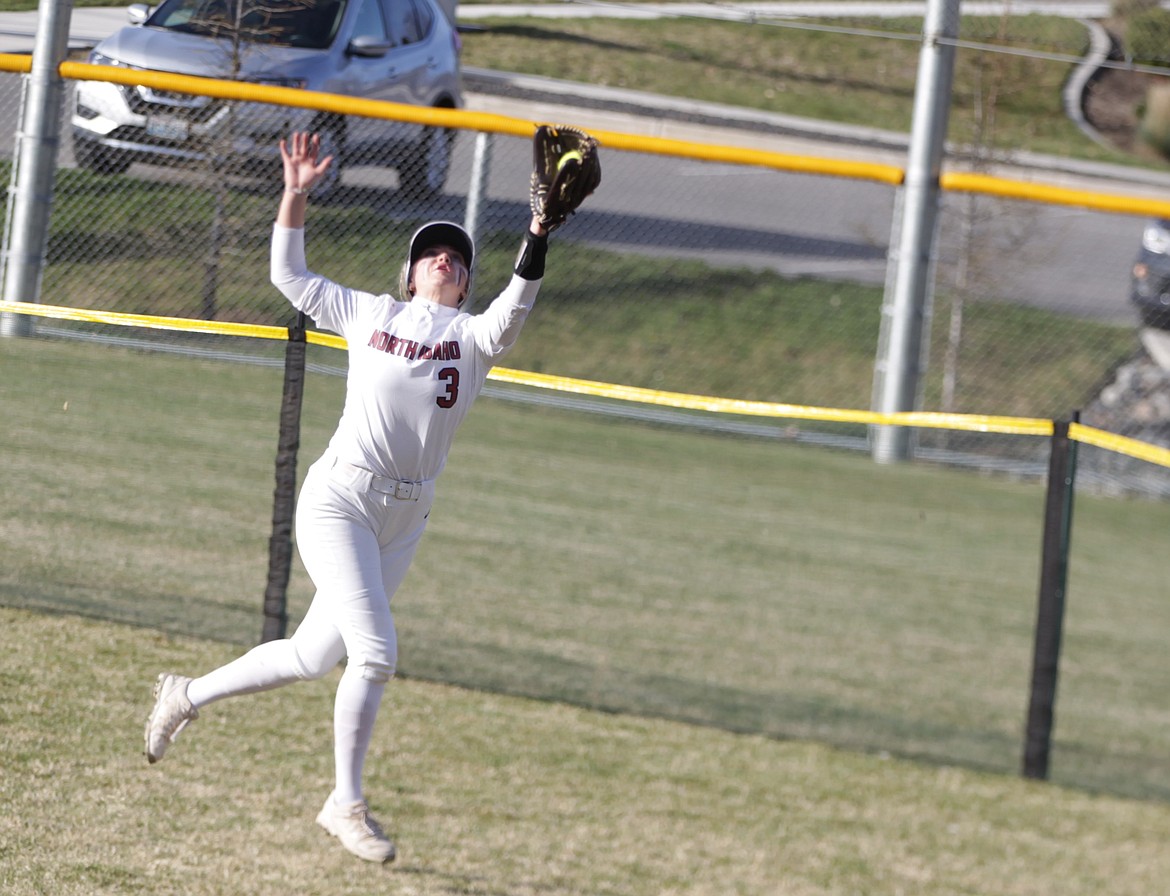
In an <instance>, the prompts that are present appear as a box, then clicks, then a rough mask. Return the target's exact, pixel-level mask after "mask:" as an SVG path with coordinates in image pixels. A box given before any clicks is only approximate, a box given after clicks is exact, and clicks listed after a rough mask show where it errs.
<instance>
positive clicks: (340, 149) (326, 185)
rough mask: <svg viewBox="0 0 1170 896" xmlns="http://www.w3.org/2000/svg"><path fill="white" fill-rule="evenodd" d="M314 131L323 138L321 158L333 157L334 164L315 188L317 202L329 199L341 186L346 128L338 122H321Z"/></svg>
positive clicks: (314, 196) (314, 194)
mask: <svg viewBox="0 0 1170 896" xmlns="http://www.w3.org/2000/svg"><path fill="white" fill-rule="evenodd" d="M312 130H313V132H315V133H316V134H318V135H320V137H321V158H325V156H333V164H332V165H330V166H329V167H328V168H327V169H326V171H325V176H324V177H322V178H321V179H320V180H319V181H317V183H316V185H315V186H314V187H313V193H312V196H313V198H314V199H317V200H323V199H329V198H330V197H331V196H333V194H334V193H336V192H337V190H338V188H339V187H340V186H341V170H342V168H343V167H344V165H345V127H344V125H342V124H341V123H340V122H338V121H336V120H331V121H319V122H317V123H316V124H315V125H314V126H313V129H312Z"/></svg>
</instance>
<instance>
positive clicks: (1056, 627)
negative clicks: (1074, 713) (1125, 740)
mask: <svg viewBox="0 0 1170 896" xmlns="http://www.w3.org/2000/svg"><path fill="white" fill-rule="evenodd" d="M1079 418H1080V415H1079V413H1078V414H1073V421H1074V422H1075V421H1077V420H1079ZM1068 430H1069V424H1068V422H1066V421H1055V422H1054V424H1053V432H1052V446H1051V453H1050V455H1049V460H1048V493H1047V500H1046V502H1045V508H1044V540H1043V555H1042V556H1041V558H1040V595H1039V600H1038V605H1037V611H1036V635H1035V647H1034V650H1033V655H1032V692H1031V698H1030V700H1029V703H1028V721H1027V731H1026V734H1025V740H1024V760H1023V775H1024V777H1025V778H1036V779H1040V780H1044V779H1047V777H1048V758H1049V752H1050V747H1051V743H1052V723H1053V718H1054V716H1055V710H1056V681H1057V674H1058V670H1059V665H1060V640H1061V634H1062V631H1063V628H1064V603H1065V589H1066V585H1067V582H1068V553H1069V542H1070V539H1071V536H1072V514H1073V494H1074V491H1075V488H1074V485H1075V480H1076V457H1077V455H1076V443H1075V442H1073V441H1072V440H1071V439H1070V438H1069V437H1068Z"/></svg>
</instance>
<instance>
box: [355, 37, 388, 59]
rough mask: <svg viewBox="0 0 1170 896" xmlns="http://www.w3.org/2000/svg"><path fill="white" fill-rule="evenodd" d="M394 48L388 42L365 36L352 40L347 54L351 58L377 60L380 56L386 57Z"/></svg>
mask: <svg viewBox="0 0 1170 896" xmlns="http://www.w3.org/2000/svg"><path fill="white" fill-rule="evenodd" d="M393 48H394V44H392V43H391V42H390V41H388V40H378V39H377V38H376V37H371V36H370V35H368V34H363V35H360V36H358V37H355V38H354V39H353V40H351V41H350V42H349V45H348V46H347V47H346V48H345V52H346V54H347V55H349V56H363V57H366V58H370V59H376V58H378V57H379V56H385V55H386V54H387V53H389V52H390V51H391V50H392V49H393Z"/></svg>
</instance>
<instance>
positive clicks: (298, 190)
mask: <svg viewBox="0 0 1170 896" xmlns="http://www.w3.org/2000/svg"><path fill="white" fill-rule="evenodd" d="M312 191H313V188H312V187H285V188H284V192H286V193H292V194H293V195H294V196H308V195H309V193H311V192H312Z"/></svg>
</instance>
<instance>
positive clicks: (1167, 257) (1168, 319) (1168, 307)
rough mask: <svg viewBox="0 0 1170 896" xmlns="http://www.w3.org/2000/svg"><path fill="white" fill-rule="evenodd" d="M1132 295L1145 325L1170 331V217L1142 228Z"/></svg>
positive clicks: (1135, 262) (1134, 265)
mask: <svg viewBox="0 0 1170 896" xmlns="http://www.w3.org/2000/svg"><path fill="white" fill-rule="evenodd" d="M1129 297H1130V299H1131V301H1133V303H1134V305H1135V306H1136V307H1137V310H1138V314H1139V315H1141V321H1142V324H1143V325H1145V326H1147V327H1158V328H1159V329H1164V330H1170V220H1167V219H1165V218H1160V219H1158V220H1154V221H1150V222H1149V223H1148V224H1146V227H1145V230H1143V231H1142V242H1141V247H1140V248H1139V249H1138V256H1137V259H1136V260H1135V261H1134V263H1133V274H1132V277H1131V288H1130V294H1129Z"/></svg>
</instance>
